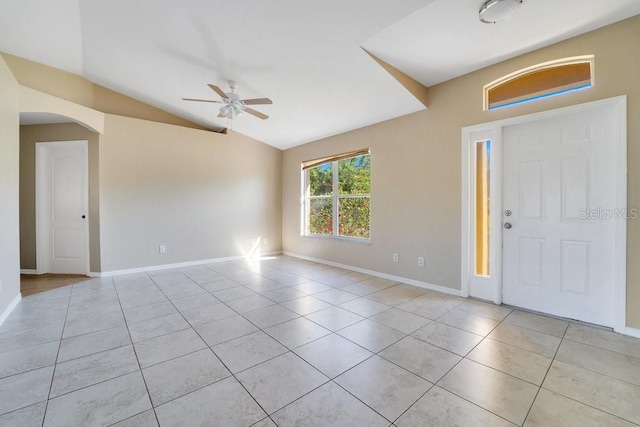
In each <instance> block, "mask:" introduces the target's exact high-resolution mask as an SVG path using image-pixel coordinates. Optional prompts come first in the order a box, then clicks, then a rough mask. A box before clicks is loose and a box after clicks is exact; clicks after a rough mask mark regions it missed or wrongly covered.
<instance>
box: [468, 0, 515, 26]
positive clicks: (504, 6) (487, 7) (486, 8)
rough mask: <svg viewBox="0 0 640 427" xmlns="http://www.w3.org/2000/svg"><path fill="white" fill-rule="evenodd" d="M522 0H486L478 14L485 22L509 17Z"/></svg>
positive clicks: (493, 22)
mask: <svg viewBox="0 0 640 427" xmlns="http://www.w3.org/2000/svg"><path fill="white" fill-rule="evenodd" d="M522 2H523V0H487V1H485V2H484V3H483V4H482V7H481V8H480V11H479V12H478V15H479V17H480V21H481V22H484V23H485V24H495V23H496V22H500V21H504V20H506V19H509V18H511V17H512V16H513V15H514V14H515V13H516V12H517V11H518V9H519V8H520V6H521V5H522Z"/></svg>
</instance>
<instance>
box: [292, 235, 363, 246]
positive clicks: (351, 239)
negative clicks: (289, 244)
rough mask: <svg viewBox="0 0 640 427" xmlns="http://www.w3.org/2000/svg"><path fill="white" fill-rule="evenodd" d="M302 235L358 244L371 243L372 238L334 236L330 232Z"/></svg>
mask: <svg viewBox="0 0 640 427" xmlns="http://www.w3.org/2000/svg"><path fill="white" fill-rule="evenodd" d="M302 237H310V238H312V239H321V240H337V241H342V242H349V243H355V244H357V245H370V244H371V238H368V239H362V238H359V237H348V236H334V235H329V234H303V235H302Z"/></svg>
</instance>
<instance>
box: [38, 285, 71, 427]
mask: <svg viewBox="0 0 640 427" xmlns="http://www.w3.org/2000/svg"><path fill="white" fill-rule="evenodd" d="M72 294H73V288H71V292H69V300H68V301H67V312H66V313H65V315H64V323H63V324H62V331H61V332H60V341H59V343H58V352H57V353H56V360H55V362H54V364H53V372H52V373H51V382H50V383H49V392H48V393H47V399H46V401H45V405H44V413H43V414H42V427H44V422H45V420H46V419H47V412H49V401H50V400H51V389H52V388H53V381H54V380H55V377H56V368H57V366H58V358H59V357H60V349H61V348H62V337H63V336H64V328H65V326H66V323H67V316H68V315H69V307H70V306H71V295H72Z"/></svg>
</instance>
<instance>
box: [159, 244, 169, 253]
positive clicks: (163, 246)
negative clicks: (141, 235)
mask: <svg viewBox="0 0 640 427" xmlns="http://www.w3.org/2000/svg"><path fill="white" fill-rule="evenodd" d="M159 250H160V253H161V254H163V253H165V252H167V247H166V246H165V245H160V248H159Z"/></svg>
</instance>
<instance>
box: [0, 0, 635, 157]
mask: <svg viewBox="0 0 640 427" xmlns="http://www.w3.org/2000/svg"><path fill="white" fill-rule="evenodd" d="M481 3H482V0H403V1H401V2H392V1H388V0H349V1H344V0H342V1H339V0H324V1H322V2H310V1H307V0H243V1H234V0H208V1H203V0H181V1H179V2H178V1H175V0H138V1H134V2H132V1H130V0H110V1H100V0H20V1H15V0H0V12H1V13H0V29H2V36H1V37H0V51H4V52H7V53H11V54H14V55H18V56H21V57H24V58H27V59H31V60H34V61H37V62H41V63H44V64H47V65H51V66H54V67H57V68H60V69H63V70H67V71H70V72H73V73H77V74H81V75H83V76H85V77H86V78H88V79H89V80H91V81H93V82H95V83H98V84H101V85H103V86H106V87H108V88H110V89H113V90H116V91H119V92H121V93H123V94H126V95H129V96H132V97H134V98H137V99H139V100H141V101H144V102H147V103H149V104H151V105H154V106H157V107H159V108H162V109H164V110H167V111H170V112H172V113H175V114H177V115H179V116H182V117H185V118H187V119H190V120H193V121H195V122H197V123H200V124H203V125H205V126H208V127H211V128H214V129H221V128H223V127H227V126H229V124H228V123H227V122H226V120H224V119H218V118H216V117H215V116H216V114H217V106H216V105H212V104H200V103H188V102H185V101H182V100H181V98H182V97H193V98H208V99H217V95H216V94H215V93H213V92H212V91H211V90H210V89H209V88H207V86H206V84H207V83H214V84H217V85H219V86H220V87H222V88H223V89H226V83H225V81H226V80H227V79H233V80H235V81H237V82H238V88H237V92H238V93H239V94H240V95H242V97H244V98H254V97H256V98H257V97H269V98H271V99H273V101H274V104H273V105H266V106H257V107H256V109H257V110H259V111H262V112H264V113H266V114H268V115H269V116H270V118H269V119H268V120H266V121H262V120H259V119H257V118H255V117H253V116H243V117H240V118H239V119H237V120H234V122H233V124H232V127H233V130H235V131H238V132H241V133H244V134H246V135H249V136H251V137H254V138H256V139H259V140H261V141H264V142H266V143H268V144H271V145H273V146H275V147H278V148H281V149H285V148H288V147H292V146H295V145H299V144H302V143H305V142H309V141H313V140H317V139H320V138H323V137H326V136H330V135H334V134H338V133H341V132H345V131H348V130H352V129H356V128H359V127H362V126H366V125H369V124H373V123H377V122H380V121H383V120H388V119H391V118H394V117H398V116H402V115H406V114H409V113H412V112H415V111H419V110H421V109H423V108H424V106H423V105H422V104H421V103H420V102H418V101H417V100H416V99H415V98H414V97H413V96H412V95H411V94H409V93H408V92H407V91H406V90H405V89H404V88H403V87H402V86H401V85H400V84H399V83H397V82H396V81H395V80H394V79H393V78H392V77H391V76H389V75H388V74H387V73H386V72H385V71H384V70H383V69H382V68H381V67H380V66H379V65H377V64H376V63H375V62H374V61H373V60H372V59H371V58H370V57H369V56H368V55H367V54H366V53H365V52H364V51H363V50H362V49H361V47H364V48H366V49H367V50H369V51H371V52H372V53H374V54H376V55H377V56H379V57H381V58H382V59H384V60H385V61H387V62H389V63H390V64H392V65H394V66H395V67H396V68H398V69H400V70H402V71H404V72H405V73H407V74H409V75H411V76H412V77H414V78H415V79H416V80H419V81H421V82H422V83H423V84H425V85H432V84H435V83H438V82H441V81H444V80H448V79H451V78H453V77H457V76H459V75H462V74H465V73H467V72H470V71H473V70H475V69H478V68H482V67H484V66H487V65H489V64H492V63H496V62H499V61H501V60H504V59H506V58H509V57H512V56H516V55H518V54H521V53H523V52H526V51H530V50H533V49H536V48H538V47H542V46H545V45H548V44H551V43H553V42H555V41H558V40H562V39H565V38H568V37H571V36H574V35H577V34H580V33H583V32H587V31H589V30H592V29H594V28H597V27H600V26H603V25H606V24H608V23H612V22H615V21H618V20H620V19H623V18H626V17H629V16H633V15H636V14H638V13H640V1H638V0H616V1H602V0H562V1H557V0H525V3H524V6H523V7H522V9H521V10H520V11H519V12H518V14H517V15H515V16H514V17H513V18H512V19H511V20H510V21H507V22H504V23H500V24H495V25H486V24H481V23H480V22H479V21H478V19H477V11H478V9H479V7H480V4H481ZM581 53H588V52H581Z"/></svg>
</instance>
